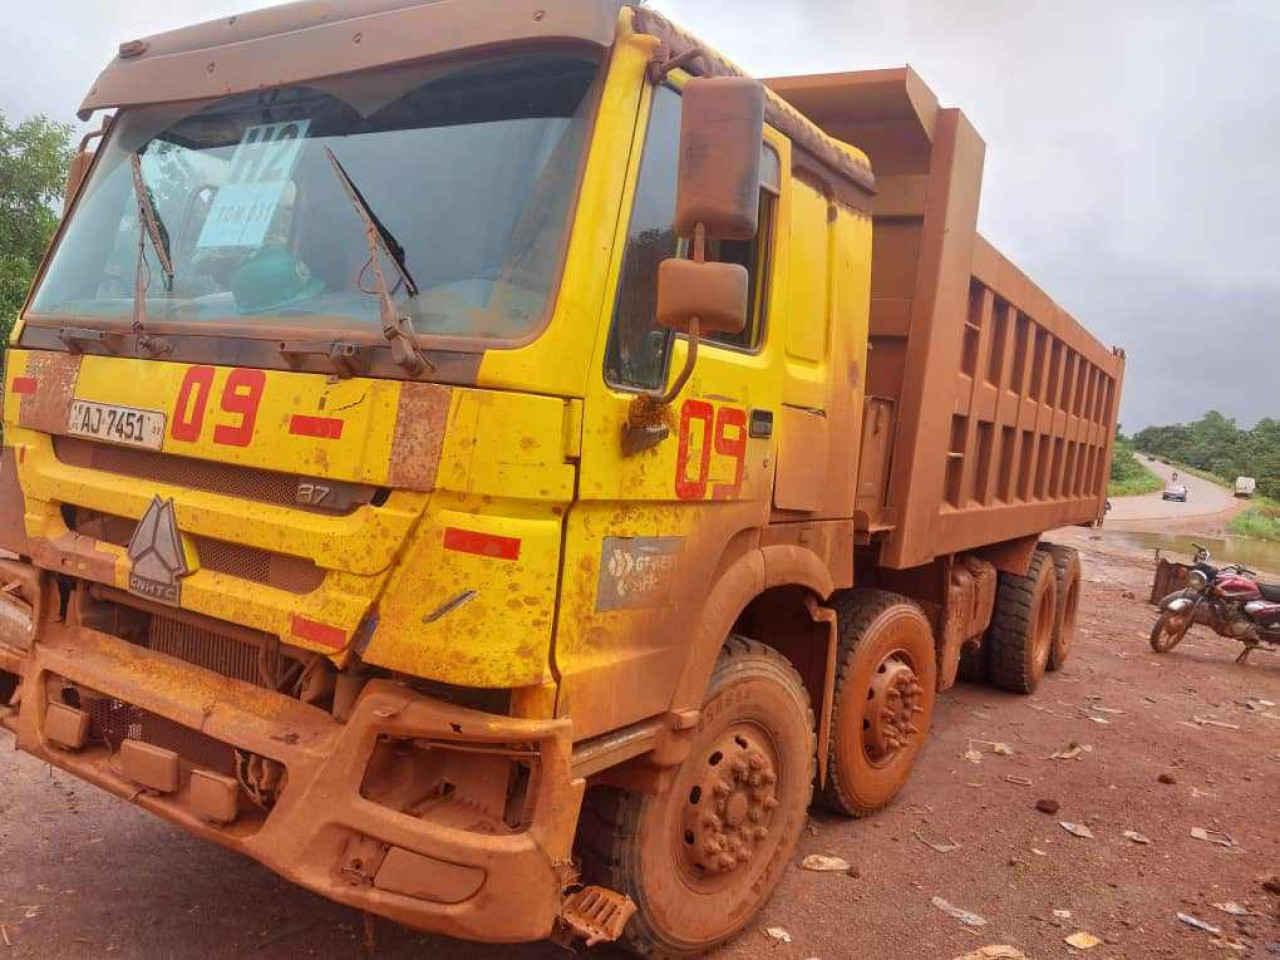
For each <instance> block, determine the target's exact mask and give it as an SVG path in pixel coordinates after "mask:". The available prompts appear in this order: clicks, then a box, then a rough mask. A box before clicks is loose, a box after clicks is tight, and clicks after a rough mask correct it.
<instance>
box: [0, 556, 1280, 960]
mask: <svg viewBox="0 0 1280 960" xmlns="http://www.w3.org/2000/svg"><path fill="white" fill-rule="evenodd" d="M1068 538H1071V539H1074V540H1076V541H1078V542H1079V545H1080V546H1082V547H1083V548H1084V549H1086V551H1088V552H1087V555H1086V558H1085V577H1086V581H1087V582H1086V585H1085V586H1086V588H1087V589H1086V593H1085V600H1084V607H1083V609H1082V636H1081V638H1080V639H1079V641H1078V645H1077V648H1076V650H1075V652H1074V654H1073V656H1072V658H1071V660H1070V662H1069V663H1068V664H1067V666H1066V668H1065V670H1063V671H1062V672H1061V673H1058V674H1053V675H1050V676H1049V678H1048V679H1047V681H1046V682H1045V683H1044V684H1043V685H1042V686H1041V688H1040V690H1039V691H1038V692H1037V693H1036V694H1035V695H1034V696H1031V697H1017V696H1012V695H1008V694H1001V693H997V692H995V691H992V690H988V689H986V688H981V687H974V686H965V685H961V686H960V687H958V688H957V689H955V690H953V691H951V692H949V693H948V694H946V695H944V696H943V697H942V698H941V699H940V702H939V709H938V713H937V716H936V718H935V726H934V731H933V736H932V740H931V743H930V745H929V747H928V749H927V751H926V752H925V753H924V755H923V757H922V759H921V762H920V765H919V767H918V768H917V771H916V774H915V776H914V778H913V779H912V781H911V783H910V784H909V786H908V788H907V790H906V791H905V793H904V795H903V796H902V797H901V798H900V799H899V801H898V802H897V804H895V806H894V807H893V808H891V809H890V810H888V811H886V812H885V813H883V814H881V815H879V816H877V817H873V818H871V819H869V820H866V821H861V822H850V821H846V820H841V819H839V818H836V817H833V816H829V815H826V814H821V813H815V815H814V817H813V825H812V829H811V831H810V832H808V833H806V834H805V836H804V841H803V844H802V849H801V851H800V855H801V856H802V855H804V854H808V853H823V854H830V855H835V856H840V857H843V858H845V859H846V860H848V861H850V862H851V863H852V864H853V865H854V868H855V870H856V872H857V876H856V877H850V876H845V875H843V874H815V873H809V872H806V871H803V870H801V869H799V868H798V867H797V868H794V869H792V870H791V871H789V873H788V875H787V876H786V878H785V879H784V881H783V883H782V885H781V887H780V889H779V892H778V894H777V896H776V897H775V898H774V900H773V902H772V903H771V904H770V905H769V906H768V907H767V908H766V910H765V911H764V914H763V916H762V917H761V921H760V923H759V924H758V925H757V926H755V927H753V928H751V929H749V930H748V931H747V932H746V933H745V934H743V936H742V937H741V938H740V939H739V940H738V941H737V942H736V943H734V944H733V945H731V946H730V947H729V948H728V949H726V950H725V951H724V952H723V954H722V956H723V957H725V958H732V960H748V958H750V960H756V958H765V957H768V958H770V960H792V958H795V960H805V958H810V957H820V958H823V960H833V958H846V957H858V958H866V960H898V958H924V960H933V958H940V960H949V958H952V957H955V956H958V955H961V954H963V953H965V952H966V951H969V950H974V949H976V948H978V947H980V946H983V945H986V944H997V943H1005V944H1013V945H1015V946H1017V947H1018V948H1019V949H1021V950H1022V951H1024V953H1025V954H1026V955H1027V956H1028V957H1035V958H1056V957H1069V956H1077V955H1079V956H1084V957H1087V958H1088V960H1105V958H1121V957H1123V958H1127V960H1142V958H1167V957H1176V958H1184V957H1186V958H1202V957H1223V958H1227V957H1257V958H1263V957H1268V956H1271V955H1272V954H1271V953H1268V945H1270V944H1272V943H1280V919H1278V912H1280V897H1275V896H1272V895H1270V894H1268V893H1267V892H1265V891H1264V890H1263V888H1262V886H1261V882H1260V881H1261V879H1262V878H1263V877H1264V876H1267V875H1271V874H1274V873H1278V872H1280V827H1277V826H1276V822H1277V821H1276V818H1277V817H1280V707H1277V708H1270V709H1266V708H1264V709H1263V710H1261V711H1259V710H1251V709H1249V708H1248V707H1247V706H1246V705H1245V704H1246V701H1247V700H1248V698H1257V699H1262V700H1269V701H1272V702H1275V703H1280V657H1268V656H1266V655H1255V656H1254V658H1253V661H1252V662H1251V663H1250V664H1248V665H1246V666H1237V665H1235V664H1234V663H1232V661H1233V659H1234V658H1235V655H1236V653H1237V648H1236V647H1235V645H1233V644H1228V643H1227V642H1226V641H1224V640H1221V639H1218V638H1215V637H1212V636H1210V635H1209V634H1207V633H1206V632H1204V631H1203V630H1202V628H1196V629H1195V630H1194V631H1193V633H1192V635H1191V636H1190V637H1189V638H1188V639H1187V640H1186V641H1184V643H1183V644H1182V645H1181V646H1180V647H1179V648H1177V649H1176V650H1175V651H1174V652H1173V653H1171V654H1167V655H1164V656H1158V655H1156V654H1154V653H1152V652H1151V651H1150V649H1149V648H1148V646H1147V642H1146V633H1147V630H1148V628H1149V626H1150V623H1151V620H1152V612H1151V609H1150V608H1149V607H1147V606H1146V605H1145V604H1144V603H1142V602H1141V598H1142V597H1143V596H1144V595H1145V593H1146V589H1147V585H1148V583H1149V567H1148V565H1147V562H1146V561H1141V562H1139V561H1138V560H1136V559H1131V558H1125V557H1119V556H1115V555H1109V554H1102V553H1099V552H1097V550H1098V548H1100V547H1101V546H1102V544H1100V543H1099V542H1096V541H1091V540H1090V539H1089V534H1088V532H1087V531H1075V532H1073V533H1072V534H1070V535H1068V537H1062V538H1059V539H1062V540H1066V539H1068ZM1089 716H1093V717H1096V718H1099V719H1102V720H1106V721H1108V722H1107V723H1096V722H1093V721H1091V720H1090V719H1088V717H1089ZM1195 717H1199V718H1201V719H1202V720H1204V719H1212V720H1215V721H1218V722H1221V723H1225V724H1230V725H1232V726H1234V727H1238V728H1239V729H1230V728H1228V727H1220V726H1212V725H1201V724H1197V723H1196V722H1195V721H1194V719H1193V718H1195ZM980 741H992V742H1002V743H1005V744H1007V745H1008V747H1009V748H1010V750H1012V755H1011V756H1004V757H1002V756H997V755H995V754H994V753H993V752H992V748H991V746H990V745H989V744H986V743H981V742H980ZM1073 742H1078V743H1080V744H1087V745H1089V746H1091V747H1092V748H1093V749H1092V750H1091V751H1090V752H1088V753H1084V754H1082V756H1083V759H1079V760H1050V759H1046V758H1047V757H1048V756H1049V754H1051V753H1053V752H1054V751H1058V750H1064V749H1066V748H1067V746H1068V745H1069V744H1071V743H1073ZM971 746H972V748H973V749H975V750H978V751H979V752H981V754H982V757H981V763H973V762H970V761H969V760H967V759H965V752H966V750H967V749H969V748H970V747H971ZM1161 774H1168V775H1170V776H1171V777H1172V778H1173V780H1174V781H1175V782H1174V783H1172V784H1162V783H1160V782H1158V780H1157V778H1158V777H1159V776H1160V775H1161ZM1009 778H1024V779H1027V780H1030V781H1031V785H1030V786H1024V785H1021V784H1020V783H1018V782H1015V781H1013V780H1010V779H1009ZM1041 799H1046V800H1055V801H1057V802H1058V803H1059V804H1060V805H1061V809H1060V810H1059V812H1058V813H1057V814H1056V815H1053V816H1049V815H1046V814H1044V813H1041V812H1039V811H1037V810H1036V808H1035V804H1036V801H1038V800H1041ZM1061 820H1066V821H1071V822H1076V823H1083V824H1087V825H1088V827H1089V828H1090V830H1091V831H1092V833H1093V839H1080V838H1077V837H1075V836H1072V835H1070V834H1068V833H1067V832H1066V831H1065V830H1064V829H1063V828H1062V827H1060V826H1059V825H1058V822H1059V821H1061ZM1193 827H1204V828H1206V829H1210V830H1221V831H1225V832H1226V833H1227V834H1229V835H1230V836H1231V837H1232V838H1233V839H1234V840H1235V842H1236V843H1237V844H1238V847H1236V848H1233V849H1227V848H1224V847H1221V846H1215V845H1212V844H1210V843H1206V842H1203V841H1200V840H1196V839H1193V838H1192V837H1191V835H1190V831H1191V829H1192V828H1193ZM1125 830H1134V831H1138V832H1139V833H1141V834H1143V835H1145V836H1146V837H1148V838H1150V840H1151V843H1150V844H1149V845H1145V846H1141V845H1138V844H1135V843H1133V842H1131V841H1130V840H1127V839H1125V838H1124V836H1123V833H1124V831H1125ZM915 833H919V835H920V836H921V837H924V838H926V839H928V840H930V841H932V842H935V843H943V842H947V841H954V842H957V843H959V844H960V845H961V846H960V848H959V849H957V850H955V851H953V852H951V853H945V854H943V853H936V852H934V851H933V850H931V849H929V848H928V847H926V846H925V845H924V844H923V843H922V842H921V841H920V840H919V839H917V838H916V836H914V834H915ZM0 851H3V869H0V924H3V930H2V931H0V932H2V933H3V934H4V936H5V937H6V938H7V941H8V943H9V944H11V945H10V946H6V944H5V942H4V941H2V940H0V960H6V958H8V957H13V958H15V960H16V958H27V957H53V956H56V957H102V956H113V957H126V958H134V957H137V958H143V957H146V958H150V957H160V956H163V957H175V958H197V957H199V958H207V957H318V958H338V957H341V958H343V960H348V958H351V957H358V956H360V955H361V954H362V947H361V941H362V925H361V918H360V916H359V915H358V914H356V913H354V912H352V911H351V910H348V909H346V908H344V907H341V906H338V905H336V904H331V903H329V902H327V901H324V900H322V899H320V898H318V897H315V896H312V895H311V894H308V893H306V892H304V891H302V890H299V889H297V888H295V887H292V886H290V885H289V884H287V883H285V882H283V881H281V880H279V879H277V878H276V877H275V876H274V875H273V874H271V873H269V872H268V871H266V870H265V869H263V868H261V867H259V866H257V865H256V864H254V863H252V862H250V861H248V860H245V859H242V858H240V857H238V856H236V855H234V854H231V853H228V852H225V851H223V850H220V849H218V848H215V847H212V846H209V845H206V844H204V843H201V842H199V841H196V840H194V839H191V838H189V837H187V836H186V835H184V834H183V833H181V832H180V831H178V830H176V829H175V828H172V827H170V826H168V825H166V824H164V823H162V822H161V821H159V820H156V819H154V818H152V817H150V816H149V815H147V814H145V813H143V812H141V811H139V810H137V809H136V808H132V807H130V806H128V805H126V804H124V803H121V802H119V801H117V800H114V799H111V798H108V797H106V796H104V795H102V794H100V793H98V792H97V791H95V790H94V789H93V788H91V787H89V786H87V785H84V784H81V783H78V782H76V781H75V780H73V779H71V778H69V777H67V776H64V775H62V774H60V773H54V772H52V771H50V770H49V769H48V768H46V767H45V766H44V765H43V764H40V763H37V762H35V761H33V760H32V759H30V758H29V757H25V756H23V755H20V754H17V753H13V752H10V751H9V750H8V749H7V745H6V748H5V750H4V751H3V752H0ZM1037 851H1039V852H1037ZM799 859H800V856H797V858H796V860H797V863H798V862H799ZM934 896H940V897H942V898H944V899H946V900H948V901H950V902H951V903H953V904H955V905H957V906H959V907H962V908H964V909H966V910H970V911H973V912H975V913H977V914H980V915H981V916H982V917H984V918H985V919H986V920H987V921H988V922H987V925H986V926H984V927H981V928H978V929H976V930H971V929H970V928H966V927H964V926H962V925H961V924H960V923H958V922H957V921H956V920H953V919H952V918H950V917H948V916H946V915H944V914H943V913H941V912H940V911H938V910H937V909H935V908H934V907H933V906H931V905H930V899H931V898H932V897H934ZM1227 901H1235V902H1236V903H1239V904H1242V905H1244V906H1245V907H1246V909H1248V910H1249V911H1250V913H1251V915H1250V916H1247V917H1240V918H1236V917H1232V916H1229V915H1228V914H1226V913H1224V912H1222V911H1221V910H1218V909H1216V908H1215V907H1214V906H1213V904H1214V903H1225V902H1227ZM511 909H519V905H518V904H512V905H511ZM1055 910H1068V911H1070V912H1071V917H1070V918H1069V919H1058V918H1057V917H1055V915H1054V911H1055ZM1178 912H1183V913H1186V914H1189V915H1191V916H1194V917H1197V918H1199V919H1201V920H1203V921H1206V922H1207V923H1210V924H1212V925H1214V926H1216V927H1220V928H1222V930H1223V931H1224V933H1225V934H1227V935H1229V936H1231V937H1233V938H1238V940H1239V945H1240V946H1243V948H1244V949H1243V950H1242V951H1237V950H1234V949H1231V948H1229V947H1227V946H1223V945H1219V944H1215V942H1214V939H1215V938H1214V937H1213V936H1212V935H1211V934H1208V933H1204V932H1202V931H1199V930H1195V929H1192V928H1191V927H1189V926H1186V925H1185V924H1183V923H1181V922H1180V921H1179V920H1178V919H1177V916H1176V915H1177V913H1178ZM767 926H779V927H783V928H785V929H786V930H787V931H788V932H789V934H790V935H791V937H792V942H791V943H790V944H777V943H774V942H772V941H770V940H769V939H767V938H766V936H765V934H764V933H763V929H764V928H765V927H767ZM1081 930H1083V931H1087V932H1089V933H1091V934H1093V935H1095V936H1096V937H1098V938H1100V939H1102V940H1104V942H1103V943H1102V944H1100V945H1099V946H1097V947H1095V948H1093V949H1091V950H1089V951H1087V952H1086V953H1080V952H1079V951H1075V950H1073V949H1072V948H1071V947H1068V946H1067V945H1066V943H1065V942H1064V938H1065V937H1067V936H1069V935H1071V934H1073V933H1075V932H1077V931H1081ZM1276 949H1277V950H1280V946H1278V947H1276ZM374 955H376V956H379V957H387V958H408V957H414V958H418V960H422V958H450V960H453V958H460V960H480V958H485V960H489V958H492V960H544V958H546V960H550V958H558V957H562V956H564V955H565V954H564V953H563V951H561V950H560V949H559V948H558V947H554V946H550V945H547V944H537V945H532V946H523V947H492V946H482V945H472V944H460V943H455V942H452V941H446V940H442V939H439V938H431V937H424V936H419V935H417V934H414V933H411V932H409V931H405V930H400V929H397V928H394V927H392V926H391V925H390V924H386V923H381V924H379V926H378V938H377V947H376V950H375V951H374ZM592 955H594V956H597V957H600V958H601V960H610V958H613V957H616V956H617V954H616V953H614V952H612V951H607V950H599V949H598V950H596V951H593V952H592Z"/></svg>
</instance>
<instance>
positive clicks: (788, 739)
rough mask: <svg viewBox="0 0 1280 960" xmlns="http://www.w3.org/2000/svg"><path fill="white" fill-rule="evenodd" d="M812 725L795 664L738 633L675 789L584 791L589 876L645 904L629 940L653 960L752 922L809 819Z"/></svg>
mask: <svg viewBox="0 0 1280 960" xmlns="http://www.w3.org/2000/svg"><path fill="white" fill-rule="evenodd" d="M813 730H814V721H813V710H812V709H811V708H810V704H809V695H808V693H807V692H806V690H805V686H804V682H803V681H802V680H801V679H800V675H799V674H798V673H796V671H795V668H794V667H792V666H791V664H790V663H789V662H787V660H786V659H785V658H783V657H782V655H781V654H779V653H778V652H777V651H775V650H773V649H771V648H769V647H766V646H764V645H763V644H760V643H757V642H755V641H752V640H747V639H746V638H744V637H731V638H730V639H729V641H728V642H727V643H726V644H725V645H724V647H723V648H722V650H721V653H720V659H719V661H718V662H717V664H716V669H715V672H714V673H713V674H712V677H711V682H710V684H709V686H708V689H707V696H706V699H705V701H704V705H703V708H702V715H701V719H700V720H699V724H698V729H697V732H696V734H695V735H694V740H693V744H692V747H691V750H690V753H689V756H688V758H687V759H686V760H685V761H684V763H683V764H681V765H680V767H679V768H678V770H677V771H676V774H675V778H674V780H673V782H672V784H671V788H670V789H669V790H667V791H665V792H664V793H662V794H661V795H658V796H650V795H646V794H640V793H634V792H630V791H626V790H619V789H616V788H612V787H598V788H595V789H593V790H592V791H591V792H590V793H589V794H588V795H587V801H586V804H585V806H584V810H583V818H582V823H581V825H580V827H579V830H578V853H579V856H580V857H581V859H582V873H583V879H584V881H586V882H588V883H595V884H600V885H601V886H604V887H607V888H609V889H611V890H617V891H620V892H622V893H625V894H627V895H628V896H630V897H631V899H632V900H633V901H635V904H636V913H635V916H633V917H632V918H631V920H630V922H629V923H628V924H627V927H626V929H625V930H624V931H623V934H622V938H621V939H620V940H619V944H620V945H621V946H623V947H624V948H626V949H627V950H629V951H630V952H632V953H634V954H637V955H638V956H642V957H648V958H655V960H656V958H672V960H674V958H682V957H694V956H700V955H702V954H703V953H706V952H707V951H709V950H713V949H714V948H716V947H717V946H719V945H720V944H722V943H724V942H725V941H726V940H729V939H731V938H732V937H734V936H736V935H737V934H738V933H740V932H741V931H742V929H743V928H744V927H746V926H747V924H748V923H750V922H751V920H752V919H753V918H754V917H755V916H756V914H757V913H758V912H759V911H760V908H761V907H763V906H764V904H765V903H766V902H767V901H768V899H769V897H770V896H771V895H772V894H773V890H774V887H776V886H777V883H778V881H779V880H780V879H781V878H782V876H783V874H784V873H785V872H786V867H787V865H788V864H789V863H790V861H791V857H792V855H793V854H794V852H795V848H796V845H797V843H798V842H799V839H800V832H801V831H802V830H803V829H804V824H805V821H806V819H807V817H808V807H809V802H810V800H811V799H812V796H813V779H814V758H815V745H814V733H813Z"/></svg>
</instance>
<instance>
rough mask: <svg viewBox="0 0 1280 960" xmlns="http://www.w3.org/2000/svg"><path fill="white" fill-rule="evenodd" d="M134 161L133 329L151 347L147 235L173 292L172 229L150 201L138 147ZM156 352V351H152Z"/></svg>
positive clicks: (165, 282)
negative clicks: (170, 246)
mask: <svg viewBox="0 0 1280 960" xmlns="http://www.w3.org/2000/svg"><path fill="white" fill-rule="evenodd" d="M129 160H130V162H131V163H132V165H133V192H134V194H136V195H137V198H138V263H137V266H136V267H135V268H134V281H133V330H134V332H135V333H137V334H138V335H139V340H138V343H139V345H141V346H142V347H143V348H144V349H147V350H149V351H150V350H152V347H153V346H155V344H154V342H153V341H152V340H151V339H150V338H149V337H147V336H146V331H147V287H148V286H150V284H151V268H150V267H148V266H147V239H148V238H150V239H151V245H152V246H153V247H154V248H155V251H156V260H158V261H159V263H160V269H161V270H163V271H164V276H165V281H164V284H165V289H166V290H167V291H169V292H170V293H172V292H173V260H172V259H171V258H170V256H169V231H167V230H166V229H165V228H164V224H163V223H162V222H161V221H160V216H159V214H157V213H156V208H155V205H154V204H152V202H151V194H150V192H149V191H148V190H147V184H146V181H145V180H143V178H142V155H141V154H140V153H138V151H137V150H135V151H133V153H132V154H130V157H129ZM153 352H154V351H153Z"/></svg>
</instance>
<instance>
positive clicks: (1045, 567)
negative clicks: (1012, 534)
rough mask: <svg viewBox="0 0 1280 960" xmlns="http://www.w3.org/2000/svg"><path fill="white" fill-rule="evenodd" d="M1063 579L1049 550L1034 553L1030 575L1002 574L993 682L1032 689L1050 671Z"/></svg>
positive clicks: (992, 638) (994, 623) (991, 659)
mask: <svg viewBox="0 0 1280 960" xmlns="http://www.w3.org/2000/svg"><path fill="white" fill-rule="evenodd" d="M1057 580H1058V577H1057V574H1056V573H1055V571H1054V566H1053V557H1052V556H1051V555H1050V554H1049V553H1048V552H1046V551H1044V550H1036V551H1035V553H1033V554H1032V556H1031V567H1030V569H1029V570H1028V571H1027V575H1026V576H1025V577H1020V576H1017V575H1016V574H1011V573H1002V574H1000V587H999V589H998V590H997V591H996V608H995V613H994V614H993V616H992V618H991V629H990V631H989V633H988V634H987V641H986V642H987V645H988V646H989V647H990V650H989V652H988V656H987V664H988V667H989V669H990V677H991V682H992V683H993V684H994V685H995V686H997V687H999V688H1000V689H1001V690H1010V691H1012V692H1014V693H1031V692H1032V691H1034V690H1035V688H1036V687H1037V685H1039V683H1040V680H1041V678H1042V677H1043V676H1044V672H1045V669H1046V668H1047V667H1048V665H1049V651H1050V648H1051V647H1052V645H1053V628H1054V623H1055V621H1056V620H1057V611H1058V590H1057V587H1058V584H1057Z"/></svg>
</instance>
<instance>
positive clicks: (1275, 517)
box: [1227, 497, 1280, 541]
mask: <svg viewBox="0 0 1280 960" xmlns="http://www.w3.org/2000/svg"><path fill="white" fill-rule="evenodd" d="M1227 529H1228V530H1230V531H1231V532H1232V533H1234V534H1236V535H1237V536H1241V537H1255V538H1257V539H1259V540H1276V541H1280V503H1277V502H1276V501H1274V500H1271V499H1269V498H1267V497H1257V498H1255V499H1254V500H1253V501H1251V502H1250V504H1249V509H1248V510H1246V511H1245V512H1244V513H1242V514H1239V515H1238V516H1235V517H1232V518H1231V522H1230V523H1228V524H1227Z"/></svg>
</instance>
